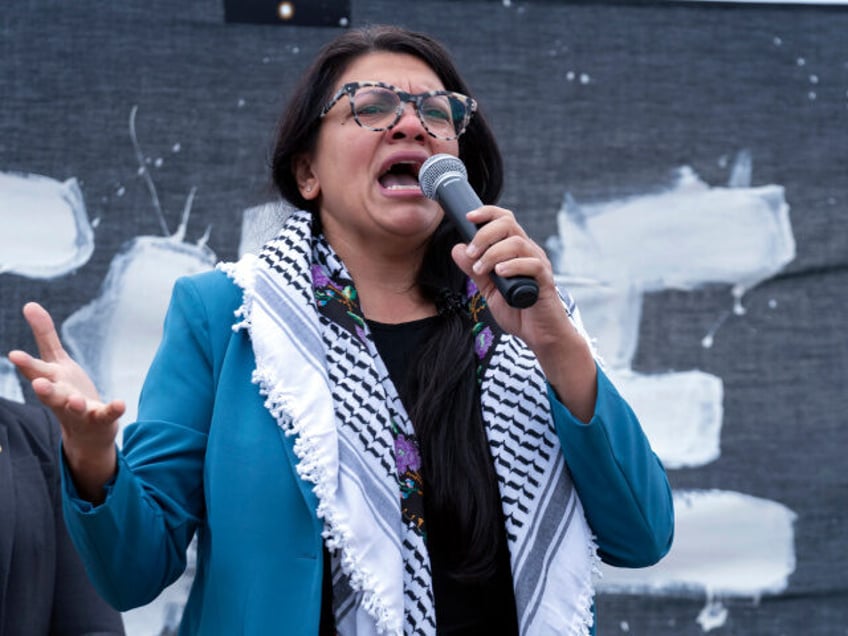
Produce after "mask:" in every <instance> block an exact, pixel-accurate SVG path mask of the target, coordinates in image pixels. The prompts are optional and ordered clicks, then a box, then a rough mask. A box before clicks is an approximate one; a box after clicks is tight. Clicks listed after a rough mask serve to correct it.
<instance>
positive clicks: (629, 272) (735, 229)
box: [557, 167, 795, 291]
mask: <svg viewBox="0 0 848 636" xmlns="http://www.w3.org/2000/svg"><path fill="white" fill-rule="evenodd" d="M558 223H559V238H560V241H561V242H562V257H563V258H562V260H561V262H560V263H558V267H557V271H558V272H560V273H561V274H564V275H568V276H576V277H579V278H587V279H594V280H597V281H598V282H599V283H604V284H611V285H618V286H620V285H622V284H626V285H635V286H636V287H637V288H639V289H641V290H642V291H660V290H665V289H682V290H692V289H696V288H698V287H701V286H703V285H705V284H707V283H725V284H731V285H741V286H742V287H743V288H744V289H749V288H751V287H752V286H754V285H756V284H757V283H759V282H761V281H763V280H765V279H767V278H769V277H771V276H772V275H774V274H775V273H776V272H778V271H780V270H781V269H782V268H783V267H784V266H785V265H786V264H787V263H789V262H790V261H791V260H792V259H793V258H794V257H795V241H794V237H793V235H792V228H791V225H790V222H789V206H788V205H787V204H786V200H785V198H784V194H783V188H782V187H780V186H777V185H769V186H762V187H759V188H742V187H733V188H718V187H716V188H710V187H709V186H707V184H705V183H704V182H703V181H701V180H700V179H699V178H698V177H697V175H696V174H695V173H694V172H693V171H692V169H691V168H688V167H684V168H682V169H680V171H679V173H678V175H677V179H676V183H674V185H673V186H672V187H671V188H670V189H669V190H668V191H666V192H661V193H659V194H648V195H642V196H638V197H633V198H630V199H624V200H617V201H612V202H610V203H606V204H595V205H578V204H577V203H576V202H575V201H574V200H573V199H572V198H571V197H566V200H565V202H564V204H563V208H562V211H561V212H560V213H559V215H558Z"/></svg>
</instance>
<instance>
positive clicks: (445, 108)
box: [321, 82, 477, 140]
mask: <svg viewBox="0 0 848 636" xmlns="http://www.w3.org/2000/svg"><path fill="white" fill-rule="evenodd" d="M345 95H347V96H348V99H349V100H350V112H351V113H353V118H354V120H356V123H357V124H359V125H360V126H362V127H363V128H367V129H368V130H374V131H381V130H389V129H390V128H392V127H393V126H394V125H395V124H397V123H398V121H400V118H401V117H402V116H403V109H404V104H406V103H407V102H409V103H411V104H414V105H415V112H416V113H418V119H420V120H421V124H422V125H423V126H424V129H425V130H426V131H427V132H428V133H429V134H430V136H431V137H436V138H437V139H446V140H452V139H456V138H457V137H459V136H460V135H461V134H462V133H464V132H465V128H466V127H467V126H468V122H469V121H471V116H472V115H473V114H474V111H475V110H477V102H476V101H474V100H473V99H472V98H471V97H466V96H465V95H462V94H460V93H453V92H451V91H428V92H426V93H418V94H417V95H413V94H411V93H407V92H405V91H402V90H400V89H399V88H397V87H396V86H392V85H391V84H384V83H383V82H350V83H349V84H345V85H344V86H342V87H341V88H340V89H339V91H338V92H337V93H336V94H335V95H333V99H331V100H330V101H329V102H328V103H327V105H326V106H324V108H323V109H322V110H321V117H322V118H323V117H324V116H326V114H327V113H328V112H330V109H331V108H332V107H333V106H335V105H336V102H338V101H339V100H340V99H341V98H342V97H343V96H345Z"/></svg>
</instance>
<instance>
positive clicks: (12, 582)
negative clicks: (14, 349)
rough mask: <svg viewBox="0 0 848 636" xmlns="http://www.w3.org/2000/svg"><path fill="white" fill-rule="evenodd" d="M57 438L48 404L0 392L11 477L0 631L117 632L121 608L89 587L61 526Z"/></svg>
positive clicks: (2, 461)
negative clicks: (18, 399) (13, 398)
mask: <svg viewBox="0 0 848 636" xmlns="http://www.w3.org/2000/svg"><path fill="white" fill-rule="evenodd" d="M60 439H61V432H60V428H59V423H58V422H57V421H56V419H55V418H54V417H53V414H52V413H51V412H50V410H49V409H47V408H46V407H44V406H42V405H41V404H37V403H36V404H22V403H18V402H13V401H11V400H8V399H5V398H2V397H0V440H2V442H0V473H2V474H4V475H5V476H6V478H7V479H9V480H11V481H12V482H14V483H9V484H7V485H8V486H11V488H6V489H5V490H6V493H5V495H3V494H0V507H4V506H5V507H6V508H7V510H8V511H9V514H6V515H0V546H2V545H5V546H9V548H8V551H7V552H6V554H2V552H3V550H2V548H0V559H5V560H6V561H7V565H8V567H4V568H0V572H3V573H5V576H7V577H8V579H9V580H6V581H0V590H5V593H4V594H2V595H0V633H2V634H24V633H25V634H32V635H33V636H42V634H43V635H44V636H48V635H49V636H80V635H82V634H86V635H95V634H96V635H102V636H116V635H123V634H124V627H123V621H122V619H121V614H120V613H119V612H118V611H116V610H114V609H113V608H111V607H109V605H107V604H106V602H105V601H103V599H102V598H101V597H100V596H99V595H98V594H97V592H96V591H95V589H94V587H93V586H92V584H91V582H90V580H89V578H88V575H87V574H86V572H85V568H84V567H83V564H82V562H81V560H80V558H79V555H78V554H77V551H76V549H75V548H74V546H73V543H72V542H71V539H70V537H69V536H68V533H67V529H66V528H65V522H64V518H63V517H62V504H61V483H60V482H61V480H60V473H59V471H60V467H59V448H60ZM4 497H5V500H4ZM16 547H17V548H18V549H15V548H16ZM27 547H29V548H37V549H26V548H27ZM21 555H23V556H21ZM0 576H3V575H0Z"/></svg>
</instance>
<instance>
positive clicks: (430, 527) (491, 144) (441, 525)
mask: <svg viewBox="0 0 848 636" xmlns="http://www.w3.org/2000/svg"><path fill="white" fill-rule="evenodd" d="M372 52H390V53H404V54H408V55H412V56H415V57H417V58H419V59H421V60H422V61H424V62H425V63H426V64H427V65H428V66H429V67H430V68H431V69H432V70H433V72H434V73H435V74H436V75H437V76H438V77H439V79H440V80H441V82H442V84H443V86H444V87H445V89H446V90H451V91H456V92H459V93H464V94H466V95H469V94H471V93H470V90H469V88H468V86H467V85H466V83H465V81H463V79H462V77H461V76H460V74H459V71H458V70H457V68H456V67H455V65H454V63H453V61H452V60H451V57H450V55H449V53H448V52H447V50H446V49H445V48H444V46H443V45H441V44H440V43H439V42H437V41H436V40H434V39H432V38H430V37H429V36H427V35H424V34H421V33H416V32H412V31H408V30H405V29H401V28H398V27H393V26H370V27H364V28H361V29H352V30H350V31H346V32H345V33H344V34H342V35H341V36H339V37H338V38H336V39H335V40H333V41H332V42H330V43H329V44H327V45H326V46H324V48H322V49H321V51H320V52H319V54H318V56H317V58H316V59H315V61H314V62H313V63H312V65H311V66H310V67H309V68H308V69H307V71H306V73H305V74H304V75H303V76H302V78H301V79H300V82H299V83H298V85H297V87H296V88H295V90H294V93H293V94H292V97H291V98H290V101H289V105H288V108H287V109H286V112H285V114H284V115H283V118H282V120H281V122H280V126H279V129H278V133H277V140H276V146H275V148H274V154H273V165H272V170H273V178H274V183H275V185H276V186H277V188H278V189H279V191H280V193H281V194H282V196H283V198H285V199H287V200H288V201H289V202H291V203H292V204H293V205H295V206H297V207H300V208H302V209H306V210H309V211H311V212H312V213H313V214H317V212H318V209H317V205H318V204H317V202H316V201H314V200H312V201H307V200H306V199H304V198H303V197H302V196H301V194H300V191H299V189H298V187H297V181H296V177H295V171H294V161H295V159H296V158H297V157H298V156H299V155H302V154H308V153H310V152H312V151H313V150H314V148H315V145H316V141H317V137H318V130H319V127H320V120H319V117H318V114H319V113H320V111H321V108H322V107H323V106H324V104H326V103H327V101H328V100H329V99H330V98H331V96H332V93H333V91H334V90H335V89H336V84H337V82H338V80H339V78H340V77H341V75H342V74H343V73H344V72H345V70H346V69H347V68H348V66H349V65H350V64H351V62H353V61H354V60H355V59H357V58H358V57H360V56H362V55H365V54H368V53H372ZM459 157H460V159H461V160H462V161H463V163H464V164H465V166H466V169H467V170H468V180H469V182H470V183H471V185H472V187H473V188H474V189H475V190H476V191H477V193H478V195H479V196H480V199H481V200H482V201H483V202H484V203H494V202H495V201H497V199H498V196H499V195H500V191H501V187H502V184H503V164H502V160H501V155H500V151H499V150H498V146H497V143H496V141H495V138H494V135H493V134H492V131H491V129H490V128H489V126H488V124H487V123H486V119H485V117H484V116H483V114H482V113H481V112H480V111H479V110H478V112H477V113H475V115H474V117H473V118H472V120H471V122H470V123H469V125H468V128H467V129H466V130H465V132H464V134H463V135H462V136H461V137H460V138H459ZM458 242H460V238H459V235H458V234H457V233H456V231H455V230H454V229H453V227H452V226H451V225H450V224H449V223H448V222H447V221H443V222H442V223H441V224H440V226H439V227H438V228H437V230H436V232H435V233H434V234H433V236H432V237H431V239H430V242H429V245H428V249H427V252H426V254H425V256H424V259H423V262H422V265H421V269H420V270H419V272H418V280H417V282H418V285H419V287H420V289H421V291H422V293H423V294H424V295H425V296H426V297H428V298H429V299H430V300H432V301H433V302H435V303H437V305H438V304H439V303H441V302H442V299H443V298H444V297H445V296H450V295H458V294H462V293H463V292H464V286H465V275H464V274H463V273H462V272H461V271H460V270H459V268H457V267H456V264H455V263H454V262H453V260H452V259H451V257H450V248H451V247H452V246H453V245H455V244H456V243H458ZM438 322H439V324H438V328H437V329H436V330H435V332H434V334H433V335H432V337H431V338H429V339H428V341H427V342H426V343H425V344H424V345H423V346H422V351H421V352H420V355H418V356H416V360H415V361H413V362H412V366H411V368H410V370H409V373H410V375H409V378H410V384H409V389H410V392H409V393H410V395H411V396H412V397H411V404H410V405H409V406H408V408H409V414H410V417H411V419H412V422H413V425H414V426H415V430H416V435H417V437H418V443H419V446H420V449H421V456H422V475H423V478H424V487H425V492H424V500H425V514H426V521H425V523H426V527H427V533H428V542H429V543H430V544H431V547H433V546H434V545H435V544H438V546H439V552H440V553H442V554H447V555H448V562H447V563H446V566H447V567H448V571H449V572H451V574H452V575H454V576H455V577H456V578H459V579H465V580H478V579H482V578H486V577H488V576H490V575H491V574H492V572H493V571H494V568H495V556H496V553H497V551H498V549H499V544H500V541H501V540H502V539H501V521H500V514H501V513H500V501H499V498H498V496H497V488H496V476H495V472H494V468H493V466H492V460H491V456H490V454H489V448H488V444H487V442H486V434H485V430H484V428H483V418H482V414H481V411H480V399H479V387H478V384H477V375H476V366H477V359H476V356H475V353H474V347H473V341H472V335H471V328H472V325H471V321H470V318H469V317H468V316H467V315H466V314H465V313H464V312H461V311H460V312H457V311H452V312H444V315H443V316H442V317H441V319H440V320H439V321H438Z"/></svg>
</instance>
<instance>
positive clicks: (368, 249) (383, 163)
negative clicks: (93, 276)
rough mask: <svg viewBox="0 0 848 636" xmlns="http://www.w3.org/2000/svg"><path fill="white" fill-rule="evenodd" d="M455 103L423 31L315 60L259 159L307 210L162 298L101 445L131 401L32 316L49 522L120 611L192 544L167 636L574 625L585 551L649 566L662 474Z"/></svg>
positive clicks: (384, 33)
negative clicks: (520, 284) (457, 198)
mask: <svg viewBox="0 0 848 636" xmlns="http://www.w3.org/2000/svg"><path fill="white" fill-rule="evenodd" d="M469 92H470V91H469V90H468V87H467V86H466V85H465V83H464V82H463V81H462V79H461V78H460V76H459V74H458V72H457V71H456V69H455V68H454V65H453V63H452V62H451V60H450V58H449V56H448V54H447V52H446V51H445V50H444V49H443V48H442V47H441V46H440V45H439V44H438V43H437V42H435V41H433V40H432V39H430V38H428V37H426V36H424V35H421V34H417V33H413V32H409V31H405V30H401V29H397V28H392V27H372V28H366V29H360V30H351V31H348V32H346V33H344V34H343V35H341V36H340V37H339V38H337V39H336V40H335V41H333V42H331V43H330V44H328V45H327V46H326V47H325V48H324V49H323V50H322V51H321V52H320V54H319V56H318V58H317V59H316V60H315V62H314V63H313V65H312V66H311V67H310V68H309V69H308V70H307V72H306V73H305V75H304V77H303V79H302V80H301V82H300V84H299V86H298V88H297V89H296V91H295V93H294V95H293V97H292V100H291V102H290V105H289V108H288V110H287V112H286V114H285V115H284V117H283V119H282V122H281V125H280V130H279V131H278V137H277V145H276V149H275V153H274V160H273V175H274V180H275V183H276V185H277V187H278V188H279V190H280V192H281V194H282V195H283V197H285V198H286V199H288V200H289V201H291V202H292V203H294V204H295V205H296V206H298V207H299V208H301V211H299V212H296V213H294V214H292V216H291V217H290V218H289V219H288V220H287V221H286V223H285V225H284V227H283V229H282V231H281V232H280V234H279V235H278V236H277V237H276V238H275V239H274V240H272V241H270V242H269V243H267V244H266V245H265V247H264V248H263V250H262V252H261V254H260V255H259V256H258V257H252V256H248V257H245V258H243V259H241V260H240V261H239V262H238V263H231V264H224V265H221V266H219V268H218V270H217V271H215V272H212V273H207V274H202V275H199V276H195V277H191V278H186V279H182V280H180V281H179V282H178V283H177V284H176V286H175V289H174V294H173V298H172V303H171V307H170V309H169V312H168V316H167V318H166V323H165V330H164V335H163V341H162V343H161V346H160V348H159V351H158V353H157V356H156V358H155V360H154V362H153V364H152V367H151V369H150V371H149V374H148V377H147V379H146V381H145V385H144V389H143V391H142V395H141V399H140V404H139V421H138V422H137V423H135V424H133V425H130V426H128V427H127V428H126V430H125V432H124V446H123V449H122V450H121V451H118V450H116V448H115V444H114V437H115V433H116V430H117V419H118V417H119V416H120V415H121V413H122V411H123V404H122V403H121V402H119V401H112V402H109V403H102V402H101V401H100V400H99V398H98V397H97V394H96V392H95V390H94V388H93V386H91V383H90V381H89V380H88V379H87V378H86V377H85V376H84V374H83V373H82V372H81V370H80V369H79V368H78V367H76V366H75V365H74V364H73V362H72V361H71V360H70V359H69V358H68V356H67V354H66V353H65V352H64V350H63V349H62V347H61V345H60V343H59V340H58V337H57V336H56V333H55V330H54V329H53V326H52V323H51V321H50V317H49V315H47V313H46V312H45V311H44V310H43V309H41V308H40V307H38V306H37V305H34V304H30V305H28V306H26V307H25V309H24V312H25V315H26V317H27V319H28V321H29V322H30V325H31V326H32V328H33V331H34V333H35V335H36V341H37V343H38V346H39V350H40V353H41V359H40V360H38V359H34V358H32V357H30V356H28V355H27V354H25V353H23V352H12V353H11V354H10V358H11V359H12V361H13V362H14V363H15V364H17V365H18V367H19V368H20V370H21V371H22V372H23V373H24V374H25V375H26V376H27V377H28V378H30V379H32V381H33V388H34V390H35V391H36V393H37V394H38V395H39V397H40V398H41V399H42V400H43V401H44V402H45V403H47V404H49V405H50V406H52V407H53V408H54V409H55V410H56V411H57V412H58V413H59V414H60V415H61V417H62V420H63V429H64V453H65V458H66V462H65V465H66V467H67V473H66V477H67V478H66V481H65V487H66V508H65V510H66V515H67V517H68V523H69V527H70V528H71V532H72V535H73V536H74V538H75V540H76V541H77V543H78V544H79V546H80V550H81V552H82V553H83V555H84V558H85V559H87V561H88V563H89V567H90V569H91V571H92V575H93V577H94V579H95V582H96V584H97V585H98V588H99V589H100V590H101V591H102V593H103V594H104V595H106V597H107V598H108V599H109V600H110V601H111V602H112V603H113V604H114V605H115V606H116V607H119V608H122V609H126V608H130V607H134V606H137V605H140V604H143V603H146V602H148V601H150V600H151V599H153V598H154V597H155V596H156V595H157V594H158V593H159V592H160V591H161V590H162V589H163V588H164V587H165V586H166V585H168V584H169V583H170V582H171V581H173V580H174V579H176V578H177V576H179V574H180V573H181V572H182V570H183V568H184V566H185V550H186V547H187V546H188V544H189V542H190V540H191V539H192V537H193V536H194V534H195V532H196V533H197V535H198V557H197V560H198V564H197V574H196V579H195V582H194V586H193V589H192V592H191V595H190V598H189V601H188V604H187V606H186V610H185V613H184V616H183V623H182V626H181V633H183V634H227V635H230V634H237V633H244V634H268V633H280V632H281V631H284V632H285V633H290V634H315V633H334V631H336V630H337V631H338V632H339V633H342V634H354V633H356V634H370V633H394V634H400V633H423V634H426V633H436V632H437V631H438V633H444V634H449V633H453V634H459V633H469V634H471V633H484V632H486V631H489V632H492V633H499V634H503V633H519V632H520V633H527V634H530V633H557V634H568V633H574V634H584V633H589V631H590V626H591V624H592V618H593V617H592V580H591V579H592V571H593V568H594V567H595V565H596V563H595V559H596V556H595V555H596V553H597V554H599V555H600V556H601V557H602V558H603V559H604V560H606V561H607V562H610V563H613V564H616V565H625V566H644V565H648V564H651V563H654V562H655V561H657V560H658V559H659V558H661V556H662V555H663V554H664V553H665V552H666V551H667V550H668V548H669V546H670V543H671V537H672V530H673V513H672V504H671V496H670V491H669V487H668V483H667V480H666V477H665V473H664V471H663V469H662V467H661V465H660V464H659V462H658V460H657V459H656V458H655V457H654V455H653V453H652V452H651V450H650V447H649V445H648V442H647V440H646V439H645V437H644V435H643V433H642V431H641V428H640V427H639V423H638V421H637V420H636V418H635V416H634V415H633V413H632V411H631V410H630V409H629V407H628V406H627V404H626V403H625V402H624V400H623V399H622V398H621V397H620V396H619V395H618V393H617V392H616V391H615V389H614V387H613V386H612V385H611V384H610V382H609V380H608V379H607V378H606V376H605V375H604V373H603V371H602V370H600V369H599V368H598V366H597V365H596V363H595V361H594V358H593V355H592V351H591V350H590V347H589V345H588V344H587V339H586V338H585V337H584V336H583V335H582V334H581V331H580V327H579V322H578V321H577V320H576V319H575V318H573V317H572V315H571V314H570V312H571V310H573V307H572V306H571V305H570V303H563V301H562V299H561V298H560V296H559V295H558V293H557V289H556V287H555V285H554V280H553V273H552V269H551V265H550V263H549V261H548V260H547V258H546V257H545V254H544V251H543V250H542V249H541V248H539V247H538V246H537V245H536V244H535V243H533V242H532V241H531V240H530V239H529V238H528V237H527V235H526V233H525V232H524V231H523V230H522V229H521V227H520V226H519V225H518V223H517V222H516V220H515V217H514V216H513V215H512V213H511V212H509V211H508V210H505V209H503V208H499V207H496V206H494V205H492V204H493V202H494V201H495V200H496V199H497V197H498V194H499V192H500V189H501V180H502V170H501V160H500V155H499V153H498V150H497V146H496V143H495V141H494V139H493V136H492V134H491V131H490V130H489V128H488V126H487V124H486V122H485V119H484V118H483V116H482V114H481V113H480V112H479V109H477V106H476V103H475V102H474V100H473V99H471V98H469V97H466V96H467V95H468V94H469ZM437 153H447V154H451V155H456V156H459V157H460V159H462V160H463V162H464V163H465V165H466V166H467V169H468V173H469V181H470V183H471V185H472V186H473V187H474V188H475V189H476V190H477V192H478V193H479V195H480V197H481V199H482V200H483V202H484V203H486V205H484V206H483V207H481V208H480V209H478V210H475V211H473V212H471V213H469V215H468V219H469V220H470V221H472V222H473V223H475V224H479V225H483V226H484V227H482V229H481V230H480V231H479V232H478V233H477V235H476V237H475V238H474V240H473V241H471V242H470V243H469V244H467V245H465V244H461V243H460V241H459V238H458V235H457V234H456V233H455V231H454V230H453V229H452V227H451V226H450V224H449V223H448V222H447V221H446V220H445V218H444V215H443V212H442V210H441V209H440V208H439V206H438V205H437V204H436V203H435V202H433V201H431V200H429V199H426V198H425V197H424V196H422V194H421V190H420V189H419V187H418V184H417V179H416V175H417V170H418V168H419V167H420V166H421V164H422V163H423V162H424V161H425V160H426V159H427V158H428V157H430V156H432V155H434V154H437ZM493 271H494V272H496V273H498V274H500V275H502V276H506V277H510V276H514V275H523V276H530V277H533V278H535V279H536V281H537V282H538V284H539V288H540V290H539V297H538V300H537V302H536V303H535V304H534V305H533V306H532V307H530V308H528V309H523V310H518V309H514V308H512V307H510V306H508V305H507V304H506V303H505V302H504V300H503V298H502V297H501V296H500V295H499V293H498V292H497V291H496V289H495V288H494V286H493V284H492V282H491V279H490V277H489V274H490V272H493ZM234 316H235V318H234ZM234 323H235V324H234ZM596 542H597V544H596ZM596 548H597V552H596Z"/></svg>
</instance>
